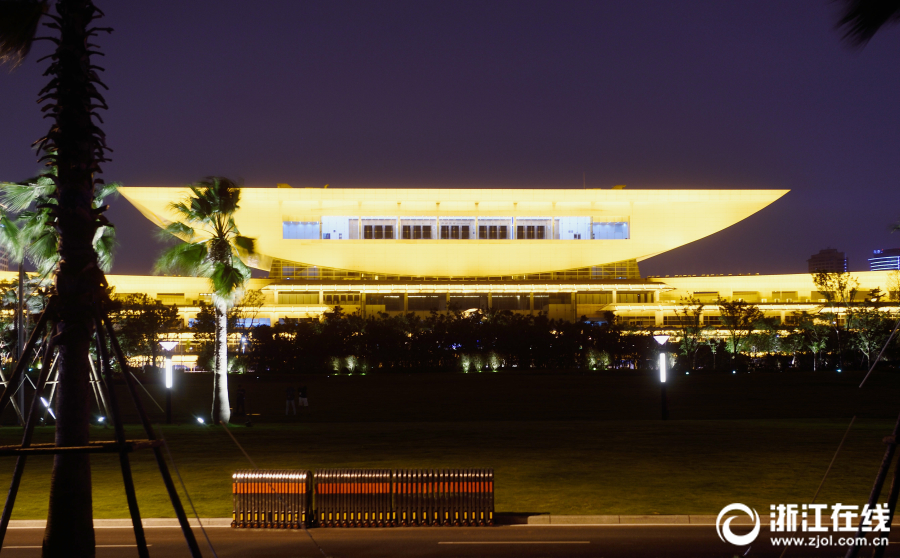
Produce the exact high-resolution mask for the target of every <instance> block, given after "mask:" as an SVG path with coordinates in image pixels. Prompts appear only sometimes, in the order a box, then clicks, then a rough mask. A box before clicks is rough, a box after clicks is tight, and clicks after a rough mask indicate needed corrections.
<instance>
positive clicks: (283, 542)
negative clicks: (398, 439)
mask: <svg viewBox="0 0 900 558" xmlns="http://www.w3.org/2000/svg"><path fill="white" fill-rule="evenodd" d="M207 533H208V535H209V538H210V541H211V543H212V547H213V548H214V550H215V553H216V555H218V556H219V558H227V557H253V558H323V557H331V558H350V557H352V558H396V557H404V556H416V557H435V558H455V557H460V556H465V557H471V558H480V557H485V558H488V557H490V558H519V557H522V558H532V557H533V558H544V557H560V558H569V557H572V558H576V557H585V558H587V557H590V558H599V557H603V558H643V557H648V558H649V557H665V558H722V557H731V556H747V557H750V558H777V557H778V556H779V555H780V554H781V551H782V549H783V548H782V547H780V546H778V547H776V546H773V545H772V541H771V540H770V538H769V533H768V530H763V531H762V532H761V533H760V536H759V538H757V540H756V541H755V542H754V543H753V544H752V545H751V546H750V547H736V546H732V545H730V544H728V543H724V542H722V541H721V540H719V538H718V537H717V536H716V532H715V528H714V527H712V526H680V527H674V526H652V525H640V526H637V525H636V526H603V527H596V526H581V527H527V526H504V527H488V528H477V529H473V528H419V529H410V528H404V529H310V530H309V531H247V530H241V531H238V530H233V529H228V528H212V529H207ZM42 534H43V532H42V530H39V529H15V530H11V531H10V532H9V533H8V534H7V536H6V543H5V545H4V547H3V553H4V555H8V556H13V557H17V558H18V557H21V558H32V557H37V556H40V542H41V536H42ZM196 536H197V538H198V542H199V543H200V546H201V548H202V550H203V556H206V557H210V558H211V557H212V556H213V553H212V552H211V550H210V547H209V545H208V544H207V543H206V540H205V539H204V537H203V534H202V533H201V532H199V531H196ZM896 539H897V538H896V537H894V540H896ZM147 540H148V542H149V544H150V545H151V546H150V547H149V550H150V554H151V556H166V557H168V558H178V557H182V556H184V557H187V556H189V555H188V552H187V549H186V547H185V544H184V538H183V537H182V535H181V532H180V531H179V530H177V529H171V528H166V529H148V530H147ZM97 544H98V548H97V557H98V558H112V557H119V556H137V549H136V548H135V546H134V535H133V533H132V532H131V531H130V530H129V529H97ZM845 550H846V548H844V547H841V546H837V545H828V546H824V547H819V548H815V547H814V546H802V547H793V548H791V549H789V550H788V552H787V554H786V555H785V556H786V557H787V558H799V557H822V558H833V557H836V556H843V555H844V551H845ZM871 550H872V549H871V547H870V548H868V549H866V550H865V551H864V552H863V554H862V555H863V556H868V555H869V554H870V553H871ZM898 554H900V544H897V542H892V543H891V544H890V545H889V547H888V552H887V556H897V555H898Z"/></svg>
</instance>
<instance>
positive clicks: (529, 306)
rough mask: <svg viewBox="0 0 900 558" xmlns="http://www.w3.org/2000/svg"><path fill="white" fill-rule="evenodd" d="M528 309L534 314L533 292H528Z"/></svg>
mask: <svg viewBox="0 0 900 558" xmlns="http://www.w3.org/2000/svg"><path fill="white" fill-rule="evenodd" d="M528 309H529V310H530V311H531V315H532V316H534V293H528Z"/></svg>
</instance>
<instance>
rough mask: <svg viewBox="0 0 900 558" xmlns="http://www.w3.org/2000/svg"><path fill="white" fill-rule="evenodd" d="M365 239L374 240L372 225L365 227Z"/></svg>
mask: <svg viewBox="0 0 900 558" xmlns="http://www.w3.org/2000/svg"><path fill="white" fill-rule="evenodd" d="M363 238H365V239H367V240H368V239H372V238H374V237H373V236H372V225H366V226H364V227H363Z"/></svg>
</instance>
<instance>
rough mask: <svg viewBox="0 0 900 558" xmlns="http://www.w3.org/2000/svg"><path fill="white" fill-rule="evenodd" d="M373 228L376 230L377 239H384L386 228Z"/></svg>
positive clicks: (376, 226)
mask: <svg viewBox="0 0 900 558" xmlns="http://www.w3.org/2000/svg"><path fill="white" fill-rule="evenodd" d="M373 228H374V229H375V238H376V239H381V238H384V227H382V226H381V225H375V226H374V227H373Z"/></svg>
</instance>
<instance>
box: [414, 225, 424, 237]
mask: <svg viewBox="0 0 900 558" xmlns="http://www.w3.org/2000/svg"><path fill="white" fill-rule="evenodd" d="M419 238H422V225H413V239H419Z"/></svg>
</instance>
